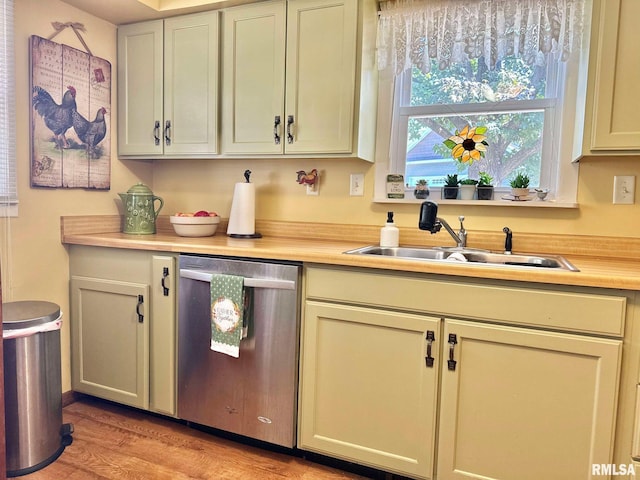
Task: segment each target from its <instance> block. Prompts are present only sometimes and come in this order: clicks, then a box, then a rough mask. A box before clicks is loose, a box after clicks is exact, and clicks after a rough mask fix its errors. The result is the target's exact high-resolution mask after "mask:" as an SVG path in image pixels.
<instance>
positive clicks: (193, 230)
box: [169, 215, 220, 237]
mask: <svg viewBox="0 0 640 480" xmlns="http://www.w3.org/2000/svg"><path fill="white" fill-rule="evenodd" d="M169 221H170V222H171V225H173V229H174V230H175V232H176V234H177V235H179V236H181V237H210V236H211V235H214V234H215V233H216V229H217V228H218V224H219V223H220V217H183V216H177V215H172V216H171V217H169Z"/></svg>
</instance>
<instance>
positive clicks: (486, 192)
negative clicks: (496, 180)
mask: <svg viewBox="0 0 640 480" xmlns="http://www.w3.org/2000/svg"><path fill="white" fill-rule="evenodd" d="M478 177H479V180H478V186H477V190H478V200H493V184H492V182H493V177H491V176H490V175H489V174H488V173H487V172H480V173H479V174H478Z"/></svg>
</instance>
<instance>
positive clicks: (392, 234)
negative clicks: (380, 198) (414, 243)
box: [380, 212, 400, 247]
mask: <svg viewBox="0 0 640 480" xmlns="http://www.w3.org/2000/svg"><path fill="white" fill-rule="evenodd" d="M399 240H400V230H398V227H396V224H395V223H393V212H387V223H386V224H385V226H384V227H382V228H381V229H380V246H381V247H397V246H398V244H399Z"/></svg>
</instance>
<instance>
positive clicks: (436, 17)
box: [376, 0, 588, 203]
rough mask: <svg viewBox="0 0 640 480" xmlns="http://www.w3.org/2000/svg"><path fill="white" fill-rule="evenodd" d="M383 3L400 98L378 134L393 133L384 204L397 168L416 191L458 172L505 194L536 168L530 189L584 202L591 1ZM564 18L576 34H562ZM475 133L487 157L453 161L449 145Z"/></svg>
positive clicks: (388, 60) (387, 54) (386, 58)
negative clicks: (576, 135)
mask: <svg viewBox="0 0 640 480" xmlns="http://www.w3.org/2000/svg"><path fill="white" fill-rule="evenodd" d="M569 7H571V8H569ZM381 8H382V11H381V14H380V25H379V29H378V60H379V66H380V68H382V69H384V71H383V72H381V74H382V78H384V76H385V73H386V74H387V77H388V76H389V75H390V74H391V75H393V78H391V79H390V80H388V81H387V82H386V83H385V81H381V85H382V91H381V96H382V97H384V96H385V95H386V96H387V97H389V98H390V99H391V100H389V103H390V109H389V111H390V113H389V116H390V119H389V120H386V121H385V119H382V121H381V122H380V127H381V128H386V129H388V130H389V132H390V133H389V142H388V143H389V149H388V154H389V155H388V162H387V164H386V168H383V169H382V170H384V171H379V170H380V168H379V165H377V166H376V168H377V177H376V197H377V199H380V200H382V199H383V198H384V196H385V194H384V185H378V184H381V183H384V181H383V180H384V178H385V176H386V174H388V173H400V174H403V175H404V181H405V183H406V185H407V189H408V190H410V191H413V188H414V186H415V185H416V183H417V181H418V180H419V179H425V180H427V181H428V184H429V186H430V188H431V190H432V191H433V190H434V187H436V188H437V187H441V186H442V185H443V182H444V178H445V177H446V176H447V175H449V174H454V173H455V174H458V178H459V179H461V180H462V179H465V178H472V179H476V180H477V179H478V177H479V173H480V172H487V173H488V174H489V175H490V176H491V177H492V178H493V182H492V183H493V185H494V186H495V187H496V188H501V187H502V188H503V189H504V193H508V188H509V182H510V180H511V179H512V178H513V177H514V176H515V175H516V174H517V173H526V174H527V175H528V176H529V177H530V179H531V183H530V187H532V188H536V187H540V188H548V189H549V190H550V191H551V192H552V197H553V198H554V199H556V200H560V201H562V202H564V203H572V202H575V193H576V185H577V165H571V160H572V158H571V156H572V155H571V154H572V149H573V142H574V140H573V130H574V126H575V124H576V122H577V121H579V119H576V107H577V101H576V100H577V99H576V91H577V90H578V87H579V80H580V78H581V77H580V75H581V74H583V75H584V72H586V68H584V63H585V58H586V56H583V57H581V56H580V53H581V52H582V51H583V49H582V47H581V46H580V47H579V45H581V43H582V36H583V35H586V33H585V32H586V31H588V29H585V28H583V27H584V19H583V13H582V12H583V10H588V9H585V8H584V0H536V1H533V0H508V1H507V0H473V1H471V0H469V1H467V0H430V1H428V2H424V1H418V0H415V1H411V0H404V1H402V0H397V1H388V2H384V3H383V4H382V6H381ZM398 15H399V16H398ZM456 19H458V20H456ZM462 19H464V20H462ZM578 19H579V21H578ZM546 21H549V22H550V24H545V22H546ZM465 22H466V23H465ZM566 22H569V23H570V25H572V27H573V29H572V28H568V29H565V30H566V31H564V32H560V30H563V29H562V28H560V26H559V25H561V26H562V27H563V28H564V27H565V26H566V25H567V24H566ZM578 26H580V28H578ZM485 29H486V31H485ZM532 32H533V33H532ZM539 32H543V33H542V34H539ZM545 32H551V33H549V38H544V37H545V34H544V33H545ZM534 33H535V34H536V35H537V36H534ZM556 33H557V35H556V36H553V35H555V34H556ZM562 35H564V37H562ZM573 53H576V54H575V55H573ZM390 72H391V73H390ZM583 80H584V79H583ZM385 84H389V86H388V87H387V91H386V92H385V91H384V89H385ZM383 110H384V109H383ZM465 127H469V128H473V127H483V130H484V129H485V128H486V132H485V133H484V135H485V136H486V140H485V141H486V143H487V144H488V145H487V146H486V152H482V156H481V157H480V158H478V159H471V160H470V161H469V160H467V159H465V161H461V160H460V159H454V158H453V157H452V151H451V148H450V147H448V146H447V145H446V144H445V143H444V142H445V141H446V140H447V139H448V138H449V137H451V136H453V135H456V134H457V133H458V132H460V131H463V129H464V128H465ZM378 160H380V157H378V159H377V161H378ZM382 163H384V162H382ZM405 197H412V195H405ZM436 198H437V197H436Z"/></svg>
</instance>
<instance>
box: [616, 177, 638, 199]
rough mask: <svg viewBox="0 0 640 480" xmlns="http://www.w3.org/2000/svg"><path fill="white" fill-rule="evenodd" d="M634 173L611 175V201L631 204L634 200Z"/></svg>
mask: <svg viewBox="0 0 640 480" xmlns="http://www.w3.org/2000/svg"><path fill="white" fill-rule="evenodd" d="M635 190H636V177H635V175H616V176H614V177H613V203H619V204H626V205H630V204H633V203H634V201H635Z"/></svg>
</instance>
